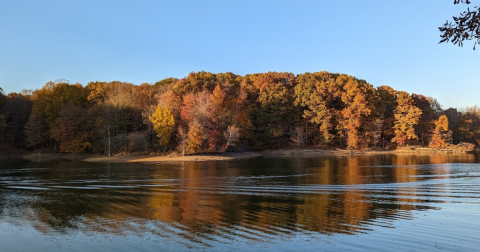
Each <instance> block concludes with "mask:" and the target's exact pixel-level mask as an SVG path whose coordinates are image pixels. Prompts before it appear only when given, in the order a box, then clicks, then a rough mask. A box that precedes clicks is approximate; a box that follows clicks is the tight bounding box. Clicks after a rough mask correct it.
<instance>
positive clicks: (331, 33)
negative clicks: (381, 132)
mask: <svg viewBox="0 0 480 252" xmlns="http://www.w3.org/2000/svg"><path fill="white" fill-rule="evenodd" d="M474 3H475V4H476V2H474ZM464 8H465V6H454V5H453V0H422V1H418V0H403V1H384V0H363V1H359V0H343V1H333V0H330V1H326V0H313V1H302V0H297V1H293V0H291V1H280V0H276V1H266V0H265V1H260V0H257V1H250V0H241V1H240V0H238V1H236V0H224V1H220V0H217V1H209V0H201V1H198V0H192V1H180V0H175V1H139V0H136V1H133V0H132V1H122V0H116V1H107V0H94V1H91V0H81V1H65V0H58V1H56V0H42V1H38V0H31V1H23V0H15V1H8V0H3V1H1V2H0V87H2V88H3V89H4V91H5V92H6V93H9V92H12V91H15V92H18V91H20V90H21V89H24V88H27V89H36V88H41V87H42V86H43V85H44V84H45V83H46V82H48V81H53V80H56V79H66V80H69V81H70V82H71V83H75V82H79V83H82V84H83V85H86V84H87V83H88V82H89V81H97V80H98V81H112V80H120V81H125V82H131V83H134V84H141V83H144V82H149V83H155V82H156V81H158V80H161V79H163V78H166V77H170V76H173V77H177V78H181V77H184V76H186V75H188V73H189V72H191V71H200V70H205V71H210V72H213V73H217V72H234V73H236V74H241V75H244V74H247V73H257V72H267V71H288V72H293V73H295V74H299V73H304V72H316V71H323V70H326V71H330V72H339V73H346V74H349V75H354V76H356V77H357V78H361V79H365V80H367V81H368V82H369V83H371V84H372V85H374V86H380V85H390V86H392V87H393V88H395V89H397V90H405V91H408V92H410V93H412V92H413V93H419V94H423V95H426V96H432V97H435V98H437V99H438V101H439V102H440V103H441V104H442V105H443V107H444V108H447V107H458V108H461V107H464V106H472V105H475V104H479V105H480V96H479V95H480V78H479V73H480V57H479V56H480V52H479V50H478V49H477V51H473V50H472V47H473V44H472V43H467V44H466V45H465V46H464V47H463V48H458V47H457V46H453V45H452V44H440V45H439V44H438V41H439V32H438V29H437V27H438V26H440V25H442V24H443V23H444V22H445V21H446V20H447V19H450V18H451V16H452V15H457V14H458V13H459V12H460V11H461V10H463V9H464Z"/></svg>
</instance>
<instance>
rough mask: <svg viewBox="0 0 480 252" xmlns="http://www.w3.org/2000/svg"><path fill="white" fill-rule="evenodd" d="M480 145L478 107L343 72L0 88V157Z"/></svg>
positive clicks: (210, 75)
mask: <svg viewBox="0 0 480 252" xmlns="http://www.w3.org/2000/svg"><path fill="white" fill-rule="evenodd" d="M461 142H468V143H474V144H475V145H479V144H480V109H479V108H478V107H476V106H473V107H469V108H466V109H465V110H463V111H459V110H457V109H455V108H448V109H442V107H441V105H440V104H439V103H438V102H437V100H436V99H434V98H431V97H428V96H424V95H421V94H409V93H407V92H405V91H398V90H395V89H393V88H392V87H389V86H379V87H376V88H375V87H374V86H372V85H371V84H369V83H368V82H366V81H365V80H361V79H357V78H355V77H353V76H349V75H346V74H337V73H329V72H315V73H304V74H298V75H295V74H292V73H288V72H281V73H279V72H268V73H256V74H247V75H245V76H240V75H236V74H233V73H229V72H227V73H217V74H213V73H210V72H205V71H201V72H192V73H190V74H189V75H188V76H186V77H184V78H182V79H176V78H167V79H163V80H161V81H158V82H156V83H155V84H149V83H145V84H141V85H134V84H131V83H125V82H120V81H112V82H98V81H95V82H90V83H88V84H87V85H86V86H85V87H84V86H82V85H81V84H78V83H75V84H70V83H68V81H64V80H63V81H62V80H60V81H55V82H48V83H46V84H45V85H44V86H43V87H42V88H41V89H38V90H34V91H32V90H23V91H21V92H20V93H9V94H5V93H4V92H3V90H2V89H1V88H0V151H1V152H2V153H15V152H22V151H44V152H62V153H99V154H105V155H115V154H118V153H151V152H157V153H167V152H174V151H175V152H177V153H180V154H193V153H205V152H231V151H250V150H265V149H278V148H302V147H322V148H330V147H335V148H341V149H349V150H375V149H395V148H397V147H399V146H407V145H420V146H429V147H432V148H445V147H448V146H449V145H452V144H458V143H461Z"/></svg>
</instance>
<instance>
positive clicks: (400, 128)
mask: <svg viewBox="0 0 480 252" xmlns="http://www.w3.org/2000/svg"><path fill="white" fill-rule="evenodd" d="M397 101H398V105H397V107H396V109H395V125H394V126H393V129H394V132H395V137H394V138H393V139H392V142H396V143H397V144H398V145H400V146H402V145H405V144H406V143H408V140H411V139H417V135H416V134H415V128H414V126H415V125H417V124H418V121H419V119H420V116H421V115H422V111H421V110H420V109H419V108H417V107H416V106H414V104H413V99H412V97H411V96H410V95H409V94H408V93H407V92H404V91H401V92H399V93H398V96H397Z"/></svg>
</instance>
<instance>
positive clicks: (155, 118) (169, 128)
mask: <svg viewBox="0 0 480 252" xmlns="http://www.w3.org/2000/svg"><path fill="white" fill-rule="evenodd" d="M149 118H150V121H151V122H152V124H153V127H154V129H155V131H156V132H157V137H158V143H159V144H160V146H162V147H164V149H166V148H167V146H168V143H169V142H170V138H171V136H172V134H173V132H174V131H175V118H174V116H173V113H172V112H171V111H170V109H169V108H168V107H163V108H162V107H161V106H158V107H157V109H156V110H155V113H153V114H152V115H151V116H150V117H149Z"/></svg>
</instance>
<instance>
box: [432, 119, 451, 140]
mask: <svg viewBox="0 0 480 252" xmlns="http://www.w3.org/2000/svg"><path fill="white" fill-rule="evenodd" d="M434 124H435V130H434V131H433V136H432V141H430V144H429V147H431V148H444V147H446V146H447V145H448V143H449V142H451V140H452V131H449V130H448V118H447V116H446V115H441V116H440V117H439V118H438V120H435V121H434Z"/></svg>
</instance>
